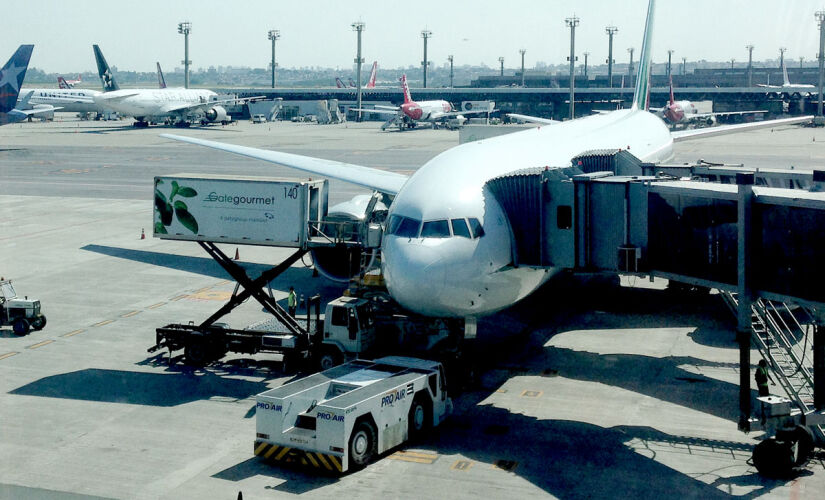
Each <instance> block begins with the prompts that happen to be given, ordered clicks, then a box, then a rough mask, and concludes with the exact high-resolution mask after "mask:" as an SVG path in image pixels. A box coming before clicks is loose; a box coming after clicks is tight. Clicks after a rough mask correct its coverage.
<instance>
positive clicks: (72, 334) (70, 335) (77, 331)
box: [61, 329, 86, 337]
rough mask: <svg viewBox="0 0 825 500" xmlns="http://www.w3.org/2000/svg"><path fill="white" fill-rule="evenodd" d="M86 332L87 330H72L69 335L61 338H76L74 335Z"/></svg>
mask: <svg viewBox="0 0 825 500" xmlns="http://www.w3.org/2000/svg"><path fill="white" fill-rule="evenodd" d="M85 331H86V330H83V329H79V330H72V331H70V332H69V333H64V334H63V335H61V337H72V336H74V335H77V334H78V333H83V332H85Z"/></svg>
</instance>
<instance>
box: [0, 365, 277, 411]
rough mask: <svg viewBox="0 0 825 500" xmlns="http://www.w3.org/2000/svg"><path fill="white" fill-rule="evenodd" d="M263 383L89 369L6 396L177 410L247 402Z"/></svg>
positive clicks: (205, 373)
mask: <svg viewBox="0 0 825 500" xmlns="http://www.w3.org/2000/svg"><path fill="white" fill-rule="evenodd" d="M266 389H267V385H266V384H265V383H263V382H249V381H245V380H237V379H230V378H224V377H220V376H217V375H215V374H213V373H210V372H209V371H198V372H197V373H196V372H194V371H193V372H191V373H177V374H173V375H163V374H157V373H144V372H131V371H123V370H103V369H97V368H89V369H85V370H79V371H75V372H69V373H63V374H59V375H52V376H49V377H44V378H41V379H39V380H36V381H34V382H31V383H29V384H26V385H24V386H22V387H19V388H17V389H15V390H13V391H10V392H9V394H17V395H24V396H38V397H45V398H62V399H77V400H82V401H98V402H104V403H125V404H135V405H147V406H178V405H182V404H186V403H191V402H193V401H198V400H203V399H209V398H211V397H214V396H222V397H227V398H233V399H238V400H240V399H246V398H248V397H250V396H253V395H255V394H258V393H260V392H263V391H265V390H266Z"/></svg>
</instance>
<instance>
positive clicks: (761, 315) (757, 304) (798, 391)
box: [720, 291, 825, 440]
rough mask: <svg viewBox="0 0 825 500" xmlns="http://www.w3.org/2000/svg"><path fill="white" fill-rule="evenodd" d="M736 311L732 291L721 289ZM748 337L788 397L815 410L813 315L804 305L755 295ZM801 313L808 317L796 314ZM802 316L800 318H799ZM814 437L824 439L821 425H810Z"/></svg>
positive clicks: (734, 296)
mask: <svg viewBox="0 0 825 500" xmlns="http://www.w3.org/2000/svg"><path fill="white" fill-rule="evenodd" d="M720 294H721V295H722V298H723V299H724V301H725V303H726V304H727V305H728V307H729V308H730V309H731V310H732V311H733V313H734V314H736V310H737V307H738V305H739V300H738V298H737V296H736V294H735V293H731V292H725V291H720ZM751 311H752V312H751V334H752V335H751V337H752V339H753V342H754V344H755V345H756V348H757V350H759V353H760V354H761V355H762V358H763V359H764V360H765V361H766V362H767V363H768V365H769V366H770V367H771V370H772V373H773V374H774V375H776V379H777V380H776V381H777V383H778V384H779V385H780V386H781V387H782V389H783V390H784V392H785V394H786V395H787V396H788V399H790V400H791V401H793V402H794V403H796V405H797V407H798V408H799V409H800V410H802V412H803V413H805V414H806V415H807V414H808V413H812V412H814V411H815V408H814V378H813V350H812V348H811V344H810V341H811V340H812V328H813V327H812V325H811V323H812V321H813V316H812V315H811V313H810V312H808V310H807V309H804V308H799V309H798V311H797V312H796V313H794V311H792V310H791V308H790V307H788V305H787V304H785V303H783V302H775V301H768V300H764V299H756V300H754V302H753V304H752V305H751ZM801 314H804V315H805V316H807V318H798V316H800V315H801ZM799 319H802V322H800V321H799ZM812 430H813V431H814V432H815V433H816V434H817V438H818V439H820V440H825V429H823V426H816V427H813V428H812Z"/></svg>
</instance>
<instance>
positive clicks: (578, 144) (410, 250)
mask: <svg viewBox="0 0 825 500" xmlns="http://www.w3.org/2000/svg"><path fill="white" fill-rule="evenodd" d="M654 5H655V0H650V5H649V7H648V12H647V23H646V26H645V35H644V40H643V43H642V50H641V59H640V61H639V70H638V71H639V74H638V78H637V84H636V91H635V95H634V98H633V105H632V107H631V108H630V109H625V110H618V111H612V112H609V113H606V114H599V115H592V116H587V117H584V118H579V119H576V120H570V121H565V122H562V123H558V124H555V125H552V126H547V127H544V126H542V127H537V128H533V129H528V130H524V131H520V132H515V133H511V134H507V135H503V136H498V137H494V138H491V139H485V140H483V141H477V142H471V143H466V144H462V145H459V146H456V147H454V148H452V149H449V150H447V151H445V152H443V153H441V154H439V155H438V156H436V157H435V158H433V159H431V160H430V161H428V162H427V163H426V164H424V165H423V166H422V167H421V168H419V169H418V170H417V171H416V172H415V173H414V174H412V175H411V176H409V177H408V176H406V175H402V174H398V173H394V172H388V171H384V170H380V169H375V168H369V167H364V166H360V165H353V164H347V163H341V162H337V161H332V160H324V159H318V158H312V157H307V156H300V155H295V154H288V153H281V152H276V151H267V150H262V149H257V148H251V147H245V146H236V145H232V144H226V143H220V142H214V141H207V140H202V139H195V138H191V137H182V136H175V135H168V134H162V137H167V138H171V139H175V140H179V141H184V142H189V143H192V144H198V145H202V146H207V147H210V148H215V149H219V150H223V151H228V152H231V153H235V154H239V155H243V156H248V157H251V158H257V159H261V160H264V161H268V162H272V163H277V164H279V165H284V166H287V167H292V168H296V169H299V170H303V171H306V172H310V173H312V174H313V175H320V176H326V177H330V178H333V179H338V180H341V181H345V182H350V183H353V184H356V185H359V186H363V187H367V188H370V189H373V190H375V191H378V192H380V193H384V194H386V195H388V196H390V197H393V200H392V203H391V205H390V206H389V213H388V219H387V223H386V230H385V233H384V238H383V240H382V242H381V253H382V259H381V267H382V272H383V275H384V278H385V280H386V284H387V288H388V291H389V293H390V295H391V296H392V297H393V299H395V300H396V301H397V302H398V303H399V304H401V305H402V306H404V307H406V308H407V309H409V310H411V311H414V312H416V313H420V314H424V315H428V316H434V317H465V318H468V317H469V318H472V317H479V316H484V315H487V314H491V313H493V312H496V311H499V310H501V309H504V308H507V307H509V306H511V305H513V304H514V303H515V302H517V301H519V300H521V299H523V298H524V297H526V296H528V295H530V294H531V293H533V292H534V291H535V290H536V289H537V288H538V287H539V286H541V285H542V284H543V283H544V282H546V281H547V280H548V279H549V278H550V277H551V276H553V275H554V274H555V273H556V272H557V270H555V269H537V268H530V267H515V266H514V265H513V253H512V243H511V239H512V237H511V234H510V232H511V229H510V227H509V223H508V222H507V217H506V215H505V213H504V211H503V210H502V208H501V206H500V205H499V204H498V202H497V201H496V199H495V198H494V197H493V196H491V195H490V193H489V192H485V189H484V186H485V183H486V182H487V181H489V180H490V179H493V178H495V177H498V176H501V175H504V174H507V173H510V172H513V171H516V170H520V169H524V168H530V167H537V166H544V165H549V166H550V168H565V167H569V166H571V160H572V158H574V157H575V156H577V155H578V154H580V153H582V152H585V151H589V150H594V149H613V150H616V149H619V148H621V149H625V150H629V151H630V152H632V153H633V154H634V155H635V156H637V157H638V158H639V159H641V160H642V161H645V162H659V161H666V160H669V159H670V158H671V157H672V155H673V143H674V141H680V140H685V139H689V138H694V137H703V136H710V135H717V134H722V133H726V132H732V131H741V130H750V129H754V128H759V127H766V126H776V125H779V124H790V123H798V122H801V121H805V120H810V119H811V117H810V116H808V117H801V118H791V119H781V120H770V121H763V122H759V123H746V124H738V125H729V126H719V127H713V128H701V129H693V130H681V131H675V132H671V131H670V130H669V129H668V128H667V126H665V124H664V123H663V122H662V120H660V119H659V118H657V117H656V116H654V115H653V114H652V113H649V112H648V111H647V110H646V109H645V103H646V100H647V93H648V86H649V69H650V53H651V42H652V31H653V12H654ZM357 201H358V200H355V199H354V200H352V201H351V202H347V203H345V204H341V205H338V206H335V207H332V208H330V214H332V215H336V216H341V217H345V216H347V215H350V216H351V217H353V218H356V217H359V216H360V217H362V218H363V217H364V213H363V211H362V212H361V213H360V214H358V213H357V211H356V210H353V208H354V206H355V205H356V202H357ZM316 257H317V256H316ZM346 258H347V257H346V256H345V255H341V256H339V259H346ZM339 262H340V260H339ZM327 264H328V262H325V261H323V260H320V259H319V260H316V266H317V267H318V269H319V271H322V272H323V270H324V268H325V267H326V266H327Z"/></svg>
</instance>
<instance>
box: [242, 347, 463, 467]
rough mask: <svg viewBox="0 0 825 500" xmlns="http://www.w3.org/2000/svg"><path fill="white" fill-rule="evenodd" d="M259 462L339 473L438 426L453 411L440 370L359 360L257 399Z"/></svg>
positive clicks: (428, 364)
mask: <svg viewBox="0 0 825 500" xmlns="http://www.w3.org/2000/svg"><path fill="white" fill-rule="evenodd" d="M255 399H256V412H255V419H256V437H255V447H254V452H255V455H257V456H259V457H262V458H264V459H269V460H274V461H276V462H281V463H299V464H303V465H307V466H310V467H314V468H316V469H319V470H323V471H327V472H333V473H339V472H346V471H348V470H350V469H355V468H360V467H363V466H364V465H366V464H367V463H369V462H370V461H371V460H372V459H373V458H375V456H377V455H379V454H381V453H384V452H385V451H387V450H390V449H392V448H394V447H396V446H398V445H400V444H402V443H404V442H406V441H407V440H409V439H411V438H414V437H417V436H418V435H420V434H421V433H424V432H426V431H427V430H428V429H430V428H432V427H434V426H437V425H439V424H440V423H441V422H443V421H444V419H445V418H446V417H447V416H448V415H449V414H450V413H451V412H452V401H451V399H450V398H449V397H448V396H447V385H446V379H445V378H444V368H443V367H442V366H441V364H440V363H437V362H435V361H427V360H422V359H416V358H406V357H399V356H389V357H385V358H380V359H376V360H375V361H365V360H355V361H351V362H349V363H345V364H343V365H340V366H337V367H335V368H332V369H330V370H326V371H323V372H321V373H316V374H314V375H310V376H308V377H305V378H302V379H300V380H296V381H294V382H290V383H288V384H284V385H283V386H281V387H278V388H276V389H271V390H268V391H266V392H262V393H261V394H258V395H257V396H256V397H255Z"/></svg>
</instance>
